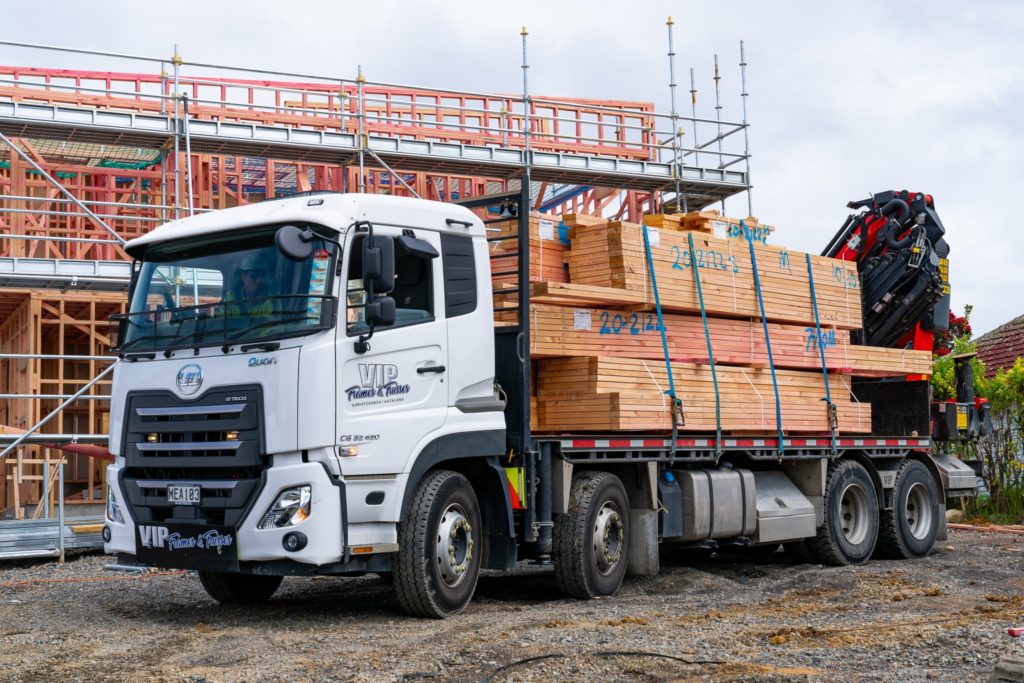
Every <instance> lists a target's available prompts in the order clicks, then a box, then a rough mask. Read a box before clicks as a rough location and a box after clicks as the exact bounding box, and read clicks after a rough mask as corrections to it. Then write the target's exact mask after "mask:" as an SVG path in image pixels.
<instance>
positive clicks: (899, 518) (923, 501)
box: [878, 460, 942, 559]
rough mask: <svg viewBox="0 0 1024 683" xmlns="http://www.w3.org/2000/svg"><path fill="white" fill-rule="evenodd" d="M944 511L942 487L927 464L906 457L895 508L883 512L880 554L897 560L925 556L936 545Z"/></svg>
mask: <svg viewBox="0 0 1024 683" xmlns="http://www.w3.org/2000/svg"><path fill="white" fill-rule="evenodd" d="M941 521H942V512H941V510H940V506H939V487H938V485H937V484H936V483H935V478H934V477H932V473H931V472H929V471H928V468H927V467H926V466H925V465H924V463H922V462H920V461H918V460H904V461H903V464H902V465H900V468H899V470H898V471H897V472H896V486H895V487H894V488H893V495H892V510H885V511H883V513H882V529H881V531H880V532H879V535H878V555H879V556H880V557H888V558H894V559H910V558H915V557H925V556H926V555H928V554H929V553H930V552H931V551H932V548H933V547H934V546H935V537H936V536H937V535H938V533H939V524H940V523H941Z"/></svg>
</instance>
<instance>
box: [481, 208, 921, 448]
mask: <svg viewBox="0 0 1024 683" xmlns="http://www.w3.org/2000/svg"><path fill="white" fill-rule="evenodd" d="M563 222H564V224H565V225H567V226H568V235H569V237H570V240H571V246H570V248H569V250H568V253H567V254H566V255H565V262H566V263H567V265H568V281H567V282H566V281H565V280H564V279H551V280H548V281H537V280H536V279H535V278H534V277H531V280H532V281H533V284H532V286H531V308H530V312H529V317H530V320H529V324H530V330H531V334H530V345H531V355H532V356H533V357H535V358H536V359H537V360H536V362H535V363H534V368H535V375H534V382H533V388H534V396H533V397H532V399H531V404H532V407H533V413H532V421H533V426H534V429H535V430H536V431H538V432H564V431H570V430H572V431H597V432H601V431H604V432H608V431H650V430H657V431H668V430H670V429H671V428H672V421H673V420H672V410H671V405H670V400H669V399H668V397H667V396H666V395H665V392H666V391H667V389H668V387H669V382H668V370H667V369H666V360H665V354H666V353H667V354H668V356H669V358H670V361H671V366H672V372H673V378H674V380H675V389H676V395H677V396H678V397H679V398H680V400H681V401H682V405H683V411H684V416H685V424H684V425H683V426H682V427H681V429H682V430H683V431H687V432H713V431H714V430H715V429H716V427H718V426H719V424H718V422H717V420H716V410H715V406H716V400H715V390H714V379H717V381H718V403H719V406H720V414H721V423H720V427H721V429H723V430H725V431H728V432H732V433H746V434H750V433H764V434H774V433H775V432H776V430H777V429H778V428H779V425H778V424H777V421H776V410H775V403H776V388H775V386H776V385H775V383H773V381H772V377H771V370H770V360H771V361H773V362H774V366H775V368H776V379H777V386H778V399H779V403H780V404H781V428H782V430H783V431H784V432H785V433H786V434H824V433H828V431H829V416H828V411H827V406H826V403H825V401H824V399H825V397H826V393H829V394H830V395H831V399H832V402H833V404H834V406H835V408H836V414H837V418H838V427H837V430H838V432H839V433H848V434H863V433H868V432H870V431H871V407H870V405H868V404H863V403H859V402H857V401H856V399H855V398H854V397H853V396H852V393H851V384H852V378H853V377H887V376H905V375H928V374H930V373H931V354H929V353H927V352H921V351H911V350H904V349H887V348H879V347H871V346H861V345H857V344H853V343H851V336H850V332H851V331H852V330H856V329H859V328H860V325H861V308H860V306H861V294H860V289H859V280H858V277H857V271H856V266H855V265H854V264H851V263H848V262H844V261H838V260H834V259H829V258H825V257H820V256H810V266H811V273H812V274H813V280H814V289H815V297H814V299H813V300H812V296H811V288H810V278H809V276H808V265H807V255H805V254H804V253H802V252H795V251H791V250H788V249H786V248H784V247H776V246H768V245H766V244H764V236H766V235H767V234H769V232H770V231H771V230H772V229H773V228H771V226H765V225H763V224H760V223H757V222H756V221H755V220H753V219H745V220H744V221H743V227H744V228H746V229H747V232H746V233H743V232H742V231H741V229H740V228H738V226H739V221H735V220H733V219H725V218H724V217H722V216H720V215H718V214H717V212H710V211H705V212H700V213H694V214H686V215H678V214H676V215H653V216H646V217H645V224H646V225H647V226H648V236H649V242H650V257H651V261H652V262H653V264H654V271H655V276H656V279H657V288H658V294H659V298H660V302H661V308H662V311H663V315H662V318H661V319H660V320H659V317H658V315H657V313H656V311H655V306H654V287H653V285H652V282H651V278H650V273H649V266H648V256H647V249H646V248H645V245H644V239H643V231H642V230H643V229H642V226H640V225H638V224H631V223H626V222H622V221H608V220H605V219H600V218H595V217H589V216H575V215H571V214H570V215H568V216H566V217H564V219H563ZM722 222H724V223H726V225H727V228H726V233H727V235H726V236H718V235H717V234H716V233H721V225H720V223H722ZM532 227H533V225H532V224H531V228H532ZM513 229H514V228H513ZM691 239H692V241H693V254H692V255H691V253H690V251H691V250H690V240H691ZM538 243H539V244H542V240H539V241H538ZM533 247H534V241H533V240H532V239H531V257H533ZM751 251H753V258H752V255H751ZM546 256H547V254H545V257H546ZM755 264H756V269H757V277H758V280H759V281H760V287H761V296H762V298H763V301H764V317H765V322H766V324H767V334H768V338H769V339H770V342H771V347H772V354H771V359H769V355H768V350H767V346H768V345H767V344H766V339H765V329H764V324H763V323H762V320H761V309H760V305H759V301H758V292H757V287H756V285H755V279H754V267H755ZM695 269H696V271H697V272H699V274H700V284H701V289H702V291H703V299H704V310H705V313H706V315H707V335H708V337H710V343H711V347H712V350H713V354H714V366H712V365H711V359H710V357H709V354H708V342H707V339H706V338H705V329H704V322H703V320H702V318H701V315H700V311H701V303H700V297H699V296H698V292H697V281H696V278H695V277H694V270H695ZM533 272H534V271H533V270H532V269H531V275H533ZM815 301H816V303H817V311H818V318H819V321H820V329H819V325H817V324H816V322H815V314H814V302H815ZM509 316H512V317H514V314H509V313H499V314H498V315H497V318H498V324H507V323H508V322H510V321H511V317H509ZM506 317H508V318H509V319H508V320H505V319H504V318H506ZM662 325H663V326H664V333H665V342H666V345H667V347H668V348H667V352H666V351H665V349H664V347H663V345H662ZM822 354H823V355H824V365H825V367H824V371H823V368H822ZM713 371H714V372H713ZM826 382H827V383H828V392H826Z"/></svg>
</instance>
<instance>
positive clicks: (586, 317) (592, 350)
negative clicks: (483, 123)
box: [530, 304, 931, 377]
mask: <svg viewBox="0 0 1024 683" xmlns="http://www.w3.org/2000/svg"><path fill="white" fill-rule="evenodd" d="M662 319H663V321H664V323H663V324H664V327H665V333H666V334H665V336H666V342H667V344H668V352H669V357H670V358H671V359H672V360H679V361H684V362H695V363H708V362H709V358H708V348H707V342H706V340H705V337H704V325H703V322H702V321H701V317H700V315H686V314H679V313H665V314H663V318H662ZM708 334H709V336H710V337H711V346H712V349H713V350H714V355H715V362H716V363H722V364H725V365H748V366H757V367H760V366H766V365H767V363H768V350H767V347H766V345H765V343H764V329H763V327H762V325H761V322H760V321H757V320H750V319H746V320H737V319H732V318H708ZM768 335H769V337H770V339H771V343H772V357H773V359H774V361H775V366H776V367H781V368H789V369H793V370H817V371H819V372H820V371H821V354H820V352H819V345H820V347H821V350H823V351H824V353H825V366H826V367H827V368H828V370H829V371H835V372H847V373H852V374H854V375H857V376H858V377H888V376H894V375H927V374H929V373H931V355H930V354H928V353H922V352H920V351H911V350H907V349H886V348H880V347H877V346H860V345H857V344H851V343H850V332H849V330H839V329H835V328H825V329H822V331H821V333H820V334H819V333H818V331H817V330H816V329H815V327H814V324H813V323H812V324H810V325H793V324H787V323H769V324H768ZM530 353H531V355H533V356H534V357H538V358H560V357H595V356H615V357H622V358H625V357H628V358H642V359H646V360H659V359H660V360H662V361H663V360H664V358H665V354H664V350H663V348H662V343H661V330H660V328H659V322H658V316H657V313H655V312H653V311H632V310H629V309H628V308H589V307H588V308H583V307H578V306H577V307H567V306H555V305H551V304H532V305H531V307H530Z"/></svg>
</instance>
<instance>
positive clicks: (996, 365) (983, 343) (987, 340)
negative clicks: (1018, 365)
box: [976, 315, 1024, 376]
mask: <svg viewBox="0 0 1024 683" xmlns="http://www.w3.org/2000/svg"><path fill="white" fill-rule="evenodd" d="M976 342H977V344H978V357H979V358H981V360H982V361H984V363H985V374H986V375H989V376H991V375H995V374H996V371H997V370H999V369H1001V368H1008V367H1010V366H1011V365H1013V363H1014V361H1016V360H1017V359H1018V358H1020V357H1021V356H1024V315H1022V316H1019V317H1017V318H1014V319H1013V320H1011V321H1010V322H1008V323H1004V324H1003V325H1000V326H999V327H997V328H996V329H994V330H992V331H991V332H986V333H985V334H983V335H981V336H980V337H978V338H977V340H976Z"/></svg>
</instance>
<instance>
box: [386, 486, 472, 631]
mask: <svg viewBox="0 0 1024 683" xmlns="http://www.w3.org/2000/svg"><path fill="white" fill-rule="evenodd" d="M481 538H483V525H482V524H481V522H480V506H479V505H478V504H477V500H476V495H475V494H474V493H473V487H472V486H471V485H470V483H469V481H468V480H467V479H466V478H465V477H464V476H462V475H461V474H459V473H458V472H451V471H447V470H439V471H436V472H431V473H430V474H428V475H427V476H426V477H424V479H423V481H421V482H420V485H419V486H417V487H416V493H415V494H413V497H412V501H411V502H410V504H409V509H408V511H407V512H406V514H405V517H404V519H403V520H402V523H401V524H399V525H398V547H399V551H398V555H397V558H396V559H395V562H394V566H393V568H392V578H393V580H394V585H395V592H396V593H398V601H399V602H400V603H401V604H402V607H403V608H404V609H405V611H406V612H408V613H409V614H411V615H413V616H417V617H434V618H437V619H440V618H443V617H447V616H450V615H452V614H457V613H458V612H461V611H462V610H463V609H465V607H466V605H468V604H469V601H470V599H472V597H473V592H474V591H475V590H476V582H477V578H478V577H479V575H480V547H479V545H478V543H480V539H481Z"/></svg>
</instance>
